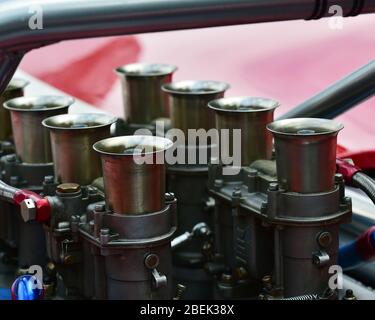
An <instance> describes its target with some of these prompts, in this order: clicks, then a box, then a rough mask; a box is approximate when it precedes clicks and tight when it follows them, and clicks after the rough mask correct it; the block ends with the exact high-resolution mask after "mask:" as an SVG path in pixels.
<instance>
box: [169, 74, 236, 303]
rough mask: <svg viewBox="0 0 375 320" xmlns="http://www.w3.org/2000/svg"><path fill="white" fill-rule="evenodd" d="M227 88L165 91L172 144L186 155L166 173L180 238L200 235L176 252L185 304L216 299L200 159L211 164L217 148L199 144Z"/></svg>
mask: <svg viewBox="0 0 375 320" xmlns="http://www.w3.org/2000/svg"><path fill="white" fill-rule="evenodd" d="M228 88H229V85H228V84H227V83H225V82H219V81H179V82H173V83H168V84H165V85H163V86H162V90H163V91H164V92H166V93H167V94H168V101H169V106H170V113H171V128H172V130H170V132H169V133H170V136H169V138H171V139H172V140H174V142H175V145H176V148H177V153H179V152H180V151H181V150H178V149H183V152H182V154H184V155H185V157H184V159H182V161H180V162H178V163H176V164H170V165H169V166H168V169H167V188H168V191H169V192H173V193H174V194H175V195H176V197H177V199H178V203H177V211H178V215H177V217H178V231H177V235H179V236H181V237H182V238H183V237H184V236H183V235H184V233H185V232H186V231H187V230H189V231H190V230H193V232H192V234H193V235H197V236H193V237H192V239H191V240H190V241H188V242H187V243H185V244H183V245H181V246H179V247H176V249H175V250H174V252H173V266H174V274H175V281H176V282H177V283H184V284H186V285H187V288H186V292H185V293H184V298H185V299H211V298H212V297H213V290H212V277H211V276H209V275H207V273H206V272H205V270H204V268H203V267H204V264H205V263H206V261H207V260H209V256H210V254H211V251H212V246H211V241H210V239H209V238H210V237H211V234H212V232H211V230H213V210H212V209H213V201H212V198H210V197H209V195H208V190H207V179H208V162H207V161H206V162H203V163H201V162H200V161H199V159H200V156H201V153H202V154H204V155H206V156H207V159H209V155H210V150H211V148H212V147H215V146H213V145H212V144H211V141H210V140H209V139H208V138H209V137H206V141H200V138H199V135H197V133H198V130H206V131H208V130H210V129H212V128H213V127H214V117H213V114H212V112H211V110H209V109H208V108H207V104H208V102H209V101H210V100H213V99H218V98H221V97H223V96H224V93H225V91H226V90H227V89H228ZM167 136H168V135H167ZM179 136H181V140H182V141H180V140H179V139H178V137H179ZM176 138H177V139H176ZM191 154H193V155H194V154H195V156H194V158H193V159H189V156H190V155H191ZM191 160H193V161H191ZM181 162H182V163H181ZM187 188H188V190H189V192H186V191H187ZM200 223H204V225H201V226H203V228H201V229H199V230H201V231H202V230H205V232H203V233H202V232H198V233H197V234H196V233H195V231H194V230H198V229H197V226H199V224H200Z"/></svg>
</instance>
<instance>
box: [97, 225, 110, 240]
mask: <svg viewBox="0 0 375 320" xmlns="http://www.w3.org/2000/svg"><path fill="white" fill-rule="evenodd" d="M99 239H100V243H101V244H107V243H108V242H109V229H108V228H102V229H100V235H99Z"/></svg>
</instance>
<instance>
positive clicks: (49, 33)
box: [0, 0, 375, 103]
mask: <svg viewBox="0 0 375 320" xmlns="http://www.w3.org/2000/svg"><path fill="white" fill-rule="evenodd" d="M332 4H333V3H331V1H329V0H267V1H266V0H142V1H139V0H56V1H49V0H23V1H8V0H4V1H1V2H0V92H2V91H3V90H4V88H5V87H6V85H7V84H8V82H9V81H10V79H11V77H12V76H13V74H14V72H15V70H16V68H17V66H18V64H19V63H20V61H21V60H22V57H23V55H24V54H25V53H27V52H28V51H30V50H32V49H34V48H38V47H40V46H45V45H48V44H51V43H54V42H58V41H61V40H67V39H79V38H88V37H101V36H113V35H123V34H136V33H144V32H156V31H167V30H178V29H190V28H203V27H214V26H226V25H236V24H249V23H258V22H269V21H282V20H295V19H306V20H311V19H319V18H321V17H324V16H328V15H329V6H330V5H332ZM334 4H335V5H339V6H341V7H342V9H343V15H344V16H355V15H358V14H361V13H373V12H375V0H366V1H364V0H336V1H334ZM37 15H41V16H42V18H43V19H42V21H43V22H42V26H40V25H37V24H34V25H33V24H32V28H30V18H32V17H33V16H37ZM39 27H41V28H39ZM354 102H355V101H353V103H354Z"/></svg>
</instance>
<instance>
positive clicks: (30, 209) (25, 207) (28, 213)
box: [20, 199, 36, 222]
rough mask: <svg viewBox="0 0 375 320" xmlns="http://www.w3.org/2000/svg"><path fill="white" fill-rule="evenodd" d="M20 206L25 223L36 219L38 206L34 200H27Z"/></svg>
mask: <svg viewBox="0 0 375 320" xmlns="http://www.w3.org/2000/svg"><path fill="white" fill-rule="evenodd" d="M20 206H21V216H22V219H23V221H25V222H29V221H32V220H35V219H36V206H35V202H34V201H33V200H31V199H25V200H23V201H22V202H21V205H20Z"/></svg>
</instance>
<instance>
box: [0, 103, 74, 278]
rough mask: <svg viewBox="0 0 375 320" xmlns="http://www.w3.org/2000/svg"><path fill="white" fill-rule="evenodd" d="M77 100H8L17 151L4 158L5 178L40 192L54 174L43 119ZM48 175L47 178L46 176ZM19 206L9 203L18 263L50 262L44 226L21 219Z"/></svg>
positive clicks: (21, 265)
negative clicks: (47, 254)
mask: <svg viewBox="0 0 375 320" xmlns="http://www.w3.org/2000/svg"><path fill="white" fill-rule="evenodd" d="M72 103H73V99H71V98H65V97H60V96H40V97H17V98H14V99H11V100H7V101H6V102H5V104H4V108H5V109H6V110H7V111H10V115H11V123H12V129H13V130H12V132H13V140H14V147H15V154H8V155H5V156H3V157H2V158H1V160H0V161H1V166H2V180H3V181H4V182H5V183H8V184H9V185H11V186H13V187H17V188H22V189H27V190H29V191H33V192H36V193H41V192H42V191H43V184H44V183H46V182H48V181H49V180H48V179H49V178H48V177H49V176H51V175H53V162H52V152H51V146H50V139H49V133H48V131H47V130H45V128H43V126H42V124H41V121H42V120H43V119H45V118H46V117H49V116H52V115H56V114H63V113H66V112H67V111H68V108H69V106H70V105H71V104H72ZM45 177H47V180H46V179H45ZM18 212H19V210H18V208H16V207H14V206H10V205H8V204H7V205H6V214H5V216H3V218H5V219H6V220H7V221H6V225H7V231H8V233H9V236H8V238H10V239H13V241H15V242H16V246H17V248H18V266H19V268H20V269H21V270H20V271H21V272H22V269H27V268H28V267H29V266H31V265H41V266H45V265H46V263H47V256H46V245H45V238H44V232H43V228H42V226H41V225H40V224H38V223H37V222H35V221H27V222H25V221H24V220H22V219H20V215H19V214H18Z"/></svg>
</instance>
